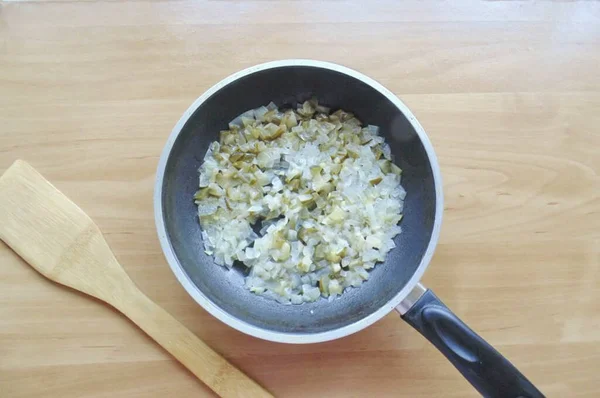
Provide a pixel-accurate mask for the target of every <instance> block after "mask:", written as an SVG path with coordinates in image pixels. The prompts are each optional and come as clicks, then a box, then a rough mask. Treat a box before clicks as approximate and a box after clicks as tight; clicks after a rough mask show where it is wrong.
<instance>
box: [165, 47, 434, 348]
mask: <svg viewBox="0 0 600 398" xmlns="http://www.w3.org/2000/svg"><path fill="white" fill-rule="evenodd" d="M291 66H300V67H302V66H304V67H314V68H321V69H328V70H331V71H335V72H338V73H342V74H345V75H348V76H350V77H353V78H355V79H358V80H360V81H362V82H363V83H365V84H367V85H369V86H370V87H371V88H373V89H374V90H377V91H378V92H380V93H381V94H382V95H384V96H385V97H386V98H387V99H388V100H389V101H390V102H392V103H393V104H394V105H395V106H396V107H397V108H398V109H399V110H400V111H401V112H402V114H404V116H405V117H406V118H407V119H408V121H409V122H410V124H411V125H412V127H413V128H414V130H415V132H416V133H417V135H418V136H419V139H420V140H421V142H422V143H423V147H424V148H425V152H426V153H427V157H428V159H429V164H430V167H431V170H432V174H433V179H434V186H435V195H436V206H435V216H434V225H433V230H432V234H431V239H430V240H429V244H428V245H427V249H426V251H425V254H424V255H423V257H422V259H421V262H420V264H419V266H418V267H417V269H416V270H415V272H414V273H413V275H412V276H411V278H410V279H409V281H408V282H407V283H406V284H405V285H404V287H403V288H402V289H401V290H400V291H399V292H398V293H397V294H396V295H395V296H394V297H393V298H392V299H391V300H389V301H388V302H387V303H386V304H385V305H383V306H381V307H380V308H379V309H378V310H377V311H375V312H373V313H371V314H369V315H367V316H366V317H364V318H362V319H360V320H358V321H356V322H354V323H351V324H349V325H345V326H342V327H339V328H336V329H332V330H328V331H325V332H317V333H286V332H278V331H273V330H269V329H264V328H261V327H258V326H255V325H252V324H250V323H248V322H246V321H244V320H242V319H239V318H237V317H235V316H233V315H231V314H229V313H228V312H227V311H225V310H223V309H222V308H220V307H218V306H217V305H216V304H214V303H213V302H212V301H211V300H210V299H209V298H208V297H207V296H206V295H204V293H203V292H202V291H201V290H200V289H199V288H198V287H197V286H196V285H195V284H194V283H193V282H192V280H191V279H190V278H189V276H188V275H187V273H186V272H185V270H184V269H183V267H182V266H181V264H180V263H179V260H178V258H177V256H176V255H175V252H174V250H173V247H172V245H171V242H170V240H169V238H168V235H167V231H166V226H165V220H164V214H163V211H162V209H163V201H162V188H163V180H164V175H165V170H166V166H167V161H168V159H169V156H170V154H171V150H172V148H173V145H174V143H175V141H176V140H177V137H178V136H179V134H180V132H181V130H182V128H183V126H184V125H185V124H186V123H187V121H188V120H189V119H190V117H191V116H192V115H193V114H194V112H195V111H196V110H197V109H198V108H199V107H200V106H201V105H202V103H204V101H206V100H207V99H208V98H210V97H211V96H212V95H213V94H215V93H216V92H217V91H219V90H220V89H221V88H223V87H225V86H226V85H228V84H230V83H232V82H234V81H235V80H238V79H240V78H243V77H245V76H248V75H251V74H254V73H257V72H261V71H265V70H268V69H275V68H281V67H291ZM443 200H444V197H443V192H442V179H441V172H440V168H439V164H438V160H437V157H436V154H435V151H434V149H433V146H432V144H431V141H430V140H429V137H428V136H427V134H426V133H425V130H424V129H423V127H422V126H421V124H420V123H419V122H418V121H417V119H416V117H415V116H414V115H413V113H412V112H411V111H410V110H409V109H408V107H407V106H406V105H405V104H404V103H403V102H402V101H401V100H400V99H399V98H398V97H397V96H396V95H395V94H393V93H392V92H391V91H390V90H388V89H387V88H385V87H384V86H383V85H381V84H380V83H378V82H377V81H375V80H373V79H371V78H370V77H368V76H366V75H364V74H362V73H360V72H358V71H355V70H353V69H350V68H347V67H345V66H341V65H338V64H334V63H330V62H324V61H316V60H308V59H286V60H279V61H272V62H266V63H262V64H258V65H255V66H252V67H249V68H246V69H243V70H241V71H239V72H236V73H234V74H232V75H230V76H228V77H226V78H225V79H223V80H221V81H220V82H218V83H217V84H215V85H214V86H212V87H211V88H209V89H208V90H207V91H206V92H204V93H203V94H202V95H201V96H200V97H198V98H197V99H196V100H195V101H194V102H193V103H192V104H191V105H190V106H189V108H188V109H187V110H186V111H185V112H184V113H183V115H182V116H181V118H180V119H179V121H178V122H177V124H176V125H175V127H173V130H172V131H171V134H170V135H169V138H168V139H167V142H166V144H165V146H164V148H163V151H162V153H161V156H160V159H159V162H158V167H157V171H156V178H155V185H154V218H155V223H156V229H157V232H158V238H159V242H160V245H161V248H162V251H163V253H164V256H165V258H166V260H167V263H168V264H169V267H170V268H171V271H172V272H173V273H174V274H175V277H176V278H177V280H178V281H179V283H180V284H181V285H182V286H183V288H184V289H185V290H186V292H187V293H188V294H189V295H190V296H191V297H192V298H193V299H194V300H195V301H196V302H197V303H198V304H200V305H201V306H202V307H203V308H204V309H205V310H206V311H208V312H209V313H210V314H211V315H213V316H214V317H216V318H217V319H219V320H220V321H222V322H224V323H225V324H227V325H229V326H231V327H233V328H234V329H237V330H239V331H240V332H243V333H246V334H248V335H251V336H254V337H258V338H260V339H264V340H269V341H274V342H279V343H292V344H308V343H319V342H324V341H329V340H334V339H338V338H341V337H344V336H348V335H350V334H353V333H356V332H358V331H360V330H362V329H364V328H366V327H368V326H370V325H372V324H373V323H375V322H376V321H378V320H379V319H381V318H383V317H384V316H385V315H387V314H388V313H389V312H391V311H392V310H393V309H394V308H396V307H397V306H398V305H399V304H400V303H401V302H402V300H404V299H405V298H406V297H407V296H408V294H409V293H410V292H411V291H412V289H413V288H414V287H415V286H416V285H417V284H418V283H419V281H420V279H421V277H422V276H423V274H424V272H425V270H426V269H427V267H428V266H429V263H430V261H431V258H432V257H433V253H434V251H435V248H436V246H437V243H438V240H439V235H440V230H441V223H442V213H443V208H444V204H443Z"/></svg>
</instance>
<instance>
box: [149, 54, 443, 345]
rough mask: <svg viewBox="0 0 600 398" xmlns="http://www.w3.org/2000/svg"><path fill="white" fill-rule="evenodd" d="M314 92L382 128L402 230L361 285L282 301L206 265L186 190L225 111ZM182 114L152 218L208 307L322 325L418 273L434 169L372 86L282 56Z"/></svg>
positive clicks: (301, 329) (386, 299) (282, 324)
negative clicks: (398, 191) (327, 295)
mask: <svg viewBox="0 0 600 398" xmlns="http://www.w3.org/2000/svg"><path fill="white" fill-rule="evenodd" d="M313 96H315V97H317V98H318V99H319V101H320V103H322V104H324V105H327V106H329V107H332V108H333V109H339V108H341V109H344V110H347V111H350V112H353V113H354V114H355V115H357V116H358V118H359V119H360V120H361V121H362V122H363V123H366V124H373V125H377V126H379V127H380V131H381V133H382V135H383V136H385V139H386V141H387V142H388V143H389V145H390V146H391V149H392V153H393V156H394V159H395V162H396V164H398V165H399V166H400V167H401V168H402V169H403V175H402V185H403V186H404V188H405V189H406V191H407V196H406V199H405V203H404V219H403V220H402V222H401V227H402V230H403V231H402V233H401V234H400V235H399V236H397V237H396V239H395V243H396V246H397V247H396V248H395V249H393V250H392V251H391V252H390V253H389V254H388V256H387V260H386V262H385V263H381V264H378V265H377V266H376V267H375V268H374V269H373V270H372V271H371V273H370V278H369V280H368V281H367V282H366V283H364V284H363V285H362V286H361V287H360V288H352V289H350V290H349V291H346V292H345V293H344V294H343V295H342V296H341V297H339V298H337V299H336V300H333V301H332V302H328V301H327V300H326V299H322V298H321V299H319V300H318V301H316V302H313V303H304V304H301V305H283V304H279V303H277V302H275V301H272V300H269V299H266V298H263V297H261V296H258V295H255V294H253V293H250V292H249V291H248V290H247V289H246V288H244V273H245V269H244V267H243V266H240V267H235V268H234V269H232V270H228V269H227V268H224V267H221V266H218V265H216V264H214V262H213V260H212V258H211V257H210V256H208V255H206V254H205V253H204V251H203V245H202V239H201V235H200V225H199V223H198V217H197V208H196V206H195V204H194V201H193V199H192V197H193V195H194V193H195V192H196V191H197V190H198V167H200V165H201V163H202V159H203V157H204V154H205V152H206V150H207V148H208V145H209V144H210V143H211V142H212V141H214V140H217V139H218V136H219V135H218V133H219V131H220V130H223V129H226V128H227V124H228V122H229V121H230V120H232V119H233V118H235V117H236V116H237V115H239V114H240V113H242V112H244V111H246V110H248V109H253V108H256V107H258V106H261V105H266V104H268V103H269V102H270V101H273V102H275V104H277V105H278V106H286V107H289V106H294V107H295V106H296V104H297V103H298V102H301V101H304V100H307V99H309V98H311V97H313ZM182 120H183V121H184V124H183V125H182V127H181V129H180V131H179V132H178V135H176V137H175V138H174V137H173V136H172V138H171V139H172V140H173V139H174V141H173V142H172V147H171V149H170V152H169V153H168V154H166V155H165V154H163V157H165V156H166V163H165V164H164V175H162V176H161V174H160V173H161V171H160V168H161V167H160V166H159V179H160V177H162V179H161V180H160V181H157V192H159V194H158V196H159V197H160V199H161V200H160V202H158V203H160V209H159V208H157V217H162V219H161V220H160V221H161V222H160V223H158V222H157V224H161V223H164V231H163V233H164V235H163V236H162V237H161V239H163V240H164V241H166V242H168V245H169V248H170V250H171V251H172V253H173V255H174V256H173V257H174V258H171V259H169V262H170V263H171V266H172V267H178V268H180V269H182V270H183V273H184V274H185V276H186V277H187V279H188V280H189V281H191V283H193V284H194V285H195V286H196V287H197V289H198V290H199V291H200V292H201V293H202V294H203V295H204V298H205V299H207V300H208V302H209V303H207V302H206V300H204V299H203V301H204V302H203V303H202V304H203V305H204V306H205V307H207V309H209V310H211V308H212V310H211V312H213V313H214V312H215V311H218V309H217V310H215V308H214V306H216V307H218V308H219V309H220V310H222V311H224V312H225V313H227V314H229V315H230V316H231V317H234V318H236V319H237V320H238V321H241V322H242V323H245V324H250V325H252V326H254V327H256V328H259V329H263V330H266V331H270V332H276V333H292V334H296V335H298V334H300V335H311V334H316V333H323V332H328V331H332V330H335V329H339V328H343V327H345V326H347V325H351V324H354V323H357V322H361V320H364V319H365V318H367V317H369V316H370V315H372V314H374V313H375V312H376V311H378V310H380V309H381V308H382V307H385V306H386V305H389V303H390V302H392V300H393V299H394V297H397V295H398V293H399V292H400V291H401V289H402V288H403V287H405V285H406V284H407V283H408V282H409V280H410V279H411V277H412V276H413V274H415V273H416V271H417V268H418V267H419V266H420V265H421V263H422V260H423V257H424V255H425V253H426V251H427V249H428V246H429V243H430V240H431V239H432V233H433V230H434V224H435V219H436V207H437V206H436V200H437V199H436V182H435V176H434V174H435V172H434V171H433V170H432V165H431V162H430V157H428V154H427V151H426V149H425V146H426V145H424V143H423V142H422V140H421V138H420V137H419V135H418V134H417V132H416V131H415V128H414V126H413V124H411V122H410V121H409V119H408V118H407V117H406V116H405V115H404V114H403V113H402V112H401V110H400V109H399V108H398V107H397V106H396V105H395V104H394V103H393V102H391V101H390V99H388V98H387V97H386V95H383V94H382V93H381V92H380V91H378V90H376V89H374V88H373V87H372V86H371V85H369V84H367V83H366V82H364V81H362V80H360V79H358V78H356V77H353V76H349V75H347V74H345V73H341V72H339V71H336V70H330V69H327V68H321V67H316V66H306V65H287V66H285V65H284V66H281V67H274V68H269V69H267V70H258V71H256V72H254V73H250V74H247V75H244V76H242V77H239V78H237V79H233V80H232V81H230V82H229V83H228V84H226V85H224V86H223V87H220V88H218V90H216V91H215V92H214V93H213V94H212V95H210V96H209V97H208V98H206V99H205V100H204V101H203V102H201V103H200V104H199V107H198V108H197V109H195V111H193V113H192V114H191V116H189V118H188V119H187V121H185V115H184V118H182ZM180 124H181V122H180ZM176 129H177V128H176ZM435 167H436V168H437V163H436V166H435ZM438 184H439V182H438ZM158 188H161V189H158ZM159 211H160V212H161V213H162V214H158V213H159ZM438 211H439V210H438ZM160 234H161V228H160V227H159V235H160ZM436 239H437V237H436ZM163 245H164V243H163ZM166 251H168V250H166ZM167 258H169V255H167ZM427 262H428V259H427ZM174 263H175V264H174ZM426 266H427V264H425V267H426ZM180 280H181V278H180ZM189 290H190V289H188V291H189ZM190 294H192V293H190ZM192 295H193V296H194V294H192ZM195 298H196V297H195ZM197 300H198V299H197ZM396 304H397V303H396ZM391 309H392V308H388V311H389V310H391ZM381 316H382V315H381ZM267 338H268V337H267Z"/></svg>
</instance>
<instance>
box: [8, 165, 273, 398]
mask: <svg viewBox="0 0 600 398" xmlns="http://www.w3.org/2000/svg"><path fill="white" fill-rule="evenodd" d="M0 239H2V240H3V241H4V242H5V243H6V244H7V245H9V246H10V247H11V248H12V249H13V250H14V251H15V252H17V254H19V255H20V256H21V257H22V258H23V259H24V260H25V261H27V262H28V263H29V264H30V265H31V266H32V267H33V268H35V269H36V270H38V271H39V272H40V273H42V274H43V275H44V276H45V277H47V278H48V279H51V280H53V281H55V282H58V283H61V284H63V285H66V286H69V287H72V288H73V289H77V290H79V291H82V292H84V293H87V294H89V295H90V296H94V297H96V298H98V299H100V300H102V301H105V302H106V303H108V304H110V305H112V306H113V307H115V308H116V309H118V310H119V311H121V312H122V313H123V314H125V316H127V317H128V318H129V319H131V320H132V321H133V322H134V323H135V324H136V325H138V326H139V327H140V328H141V329H142V330H143V331H144V332H146V333H147V334H148V335H149V336H150V337H152V338H153V339H154V340H156V342H157V343H158V344H160V345H161V346H162V347H163V348H164V349H165V350H167V351H168V352H169V353H171V355H173V356H174V357H175V358H177V359H178V360H179V361H180V362H181V363H182V364H183V365H185V366H186V367H187V368H188V369H189V370H190V371H192V373H194V374H195V375H196V376H197V377H198V378H199V379H200V380H202V381H203V382H204V383H206V385H208V386H209V387H210V388H211V389H212V390H213V391H215V392H216V393H217V394H219V395H221V396H223V397H271V394H269V393H268V392H267V391H266V390H264V389H263V388H262V387H261V386H259V385H258V384H257V383H255V382H254V381H253V380H252V379H250V378H249V377H247V376H246V375H245V374H243V373H242V372H241V371H239V370H238V369H237V368H235V367H234V366H233V365H231V364H230V363H229V362H227V360H225V359H224V358H223V357H222V356H220V355H219V354H217V353H216V352H215V351H213V350H212V349H211V348H210V347H208V346H207V345H206V344H204V343H203V342H202V341H201V340H200V339H198V338H197V337H196V336H195V335H194V334H193V333H192V332H190V331H189V330H188V329H186V328H185V326H183V325H182V324H181V323H179V322H178V321H177V320H176V319H175V318H173V317H172V316H171V315H169V314H168V313H167V312H166V311H165V310H163V309H162V308H160V307H159V306H158V305H156V304H155V303H154V302H153V301H151V300H150V299H149V298H148V297H146V296H145V295H144V294H143V293H142V292H141V291H140V290H139V289H138V288H137V286H136V285H135V284H134V283H133V282H132V281H131V279H130V278H129V276H127V274H126V273H125V271H124V270H123V268H122V267H121V265H120V264H119V263H118V262H117V259H116V258H115V256H114V255H113V253H112V251H111V250H110V248H109V247H108V244H107V243H106V241H105V240H104V237H103V236H102V233H101V232H100V229H99V228H98V226H97V225H96V224H95V223H94V222H93V221H92V220H91V219H90V218H89V217H88V215H87V214H85V213H84V212H83V210H81V209H80V208H79V207H77V205H76V204H75V203H73V202H71V201H70V200H69V199H68V198H67V197H66V196H65V195H63V194H62V193H61V192H60V191H59V190H57V189H56V188H55V187H54V186H53V185H52V184H50V183H49V182H48V181H47V180H46V179H44V177H42V176H41V175H40V174H39V173H38V172H37V171H36V170H35V169H34V168H33V167H31V166H30V165H29V164H27V163H26V162H24V161H21V160H18V161H16V162H15V163H14V164H13V165H12V166H11V167H10V168H9V169H8V170H7V171H6V172H5V173H4V175H2V177H0Z"/></svg>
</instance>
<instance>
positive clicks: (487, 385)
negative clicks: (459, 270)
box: [402, 290, 544, 398]
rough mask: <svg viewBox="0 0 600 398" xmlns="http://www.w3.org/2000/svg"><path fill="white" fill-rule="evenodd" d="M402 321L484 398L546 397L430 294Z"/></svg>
mask: <svg viewBox="0 0 600 398" xmlns="http://www.w3.org/2000/svg"><path fill="white" fill-rule="evenodd" d="M402 318H403V319H404V320H405V321H406V322H408V324H409V325H411V326H412V327H414V328H415V329H416V330H417V331H418V332H419V333H421V334H422V335H423V336H425V338H426V339H427V340H429V341H430V342H431V343H433V345H435V346H436V347H437V349H438V350H440V352H441V353H442V354H444V356H445V357H446V358H448V360H449V361H450V362H452V364H453V365H454V366H455V367H456V369H458V371H459V372H460V373H462V375H463V376H464V377H465V378H466V379H467V380H468V381H469V382H470V383H471V384H472V385H473V387H475V388H476V389H477V391H479V393H480V394H481V395H483V396H484V397H499V398H500V397H501V398H517V397H519V398H521V397H523V398H537V397H544V394H542V393H541V392H540V391H539V390H538V389H537V388H536V387H535V386H534V385H533V384H531V382H530V381H529V380H527V378H526V377H525V376H523V374H522V373H521V372H519V370H518V369H517V368H515V367H514V366H513V364H511V363H510V362H509V361H508V359H506V358H504V357H503V356H502V354H500V353H499V352H498V351H496V350H495V349H494V347H492V346H491V345H489V344H488V343H487V342H486V341H485V340H484V339H482V338H481V337H479V336H478V335H477V333H475V332H474V331H472V330H471V329H470V328H469V327H468V326H467V325H466V324H465V323H464V322H463V321H461V320H460V319H459V318H458V317H457V316H456V315H454V313H452V311H450V309H448V307H446V306H445V305H444V303H442V301H441V300H440V299H439V298H437V296H436V295H435V294H433V292H432V291H431V290H427V291H426V292H425V293H424V294H423V295H422V296H421V297H420V298H419V299H418V300H417V302H416V303H415V304H414V305H413V306H412V307H411V308H410V309H409V310H408V311H407V312H406V313H405V314H404V315H403V316H402Z"/></svg>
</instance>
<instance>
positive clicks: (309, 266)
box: [193, 98, 405, 304]
mask: <svg viewBox="0 0 600 398" xmlns="http://www.w3.org/2000/svg"><path fill="white" fill-rule="evenodd" d="M219 137H220V138H219V141H215V142H213V143H211V145H210V146H209V149H208V151H207V153H206V156H205V158H204V162H203V163H202V166H201V167H200V169H199V173H200V176H199V190H198V191H197V192H196V193H195V194H194V197H193V200H194V201H195V203H196V204H197V205H198V216H199V217H198V218H199V220H200V225H201V228H202V240H203V243H204V248H205V251H206V253H207V254H209V255H212V256H213V257H214V260H215V263H216V264H218V265H222V266H225V267H228V268H231V267H232V266H233V263H234V262H235V261H240V262H241V263H243V264H244V265H245V266H246V267H248V269H249V273H248V276H247V277H246V279H245V286H246V288H247V289H249V290H250V291H251V292H253V293H255V294H261V295H266V296H267V297H270V298H274V299H276V300H277V301H279V302H282V303H292V304H301V303H303V302H311V301H315V300H319V299H320V298H329V299H330V300H331V299H334V298H335V297H336V296H339V295H341V294H343V293H344V291H345V290H346V289H351V288H353V287H359V286H360V285H361V284H362V283H364V282H365V281H367V280H368V279H369V270H370V269H372V268H373V267H375V266H377V264H378V263H381V262H382V261H383V260H384V259H385V256H386V255H387V253H388V252H389V251H390V250H391V249H392V248H394V247H395V245H394V242H393V239H394V237H395V236H396V235H398V234H399V233H400V227H399V225H398V223H399V222H400V220H401V219H402V207H403V201H404V196H405V191H404V189H403V188H402V186H401V185H400V182H401V175H402V170H401V169H400V168H399V167H398V166H397V165H396V164H394V162H393V161H392V158H391V156H390V148H389V146H387V144H385V142H384V139H383V138H382V136H380V135H379V129H378V128H377V127H376V126H371V125H363V124H362V123H361V121H360V120H358V119H357V118H356V117H355V116H354V115H353V114H352V113H350V112H346V111H344V110H341V109H334V112H331V109H330V108H328V107H326V106H324V105H322V104H320V103H319V102H318V101H317V100H316V99H314V98H313V99H311V100H309V101H306V102H304V103H301V104H299V105H298V107H297V108H296V109H285V110H282V109H278V108H277V106H276V105H275V104H273V103H270V104H268V105H266V106H261V107H259V108H257V109H254V110H250V111H247V112H244V113H243V114H242V115H240V116H238V117H237V118H235V119H234V120H232V121H231V123H229V128H228V129H227V130H223V131H221V132H220V135H219ZM396 155H397V156H402V154H396Z"/></svg>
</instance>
